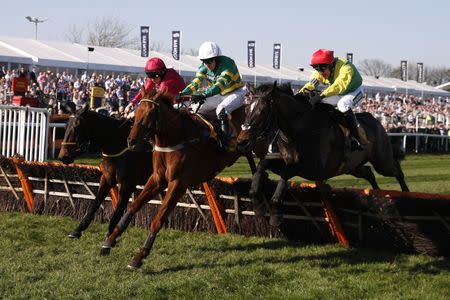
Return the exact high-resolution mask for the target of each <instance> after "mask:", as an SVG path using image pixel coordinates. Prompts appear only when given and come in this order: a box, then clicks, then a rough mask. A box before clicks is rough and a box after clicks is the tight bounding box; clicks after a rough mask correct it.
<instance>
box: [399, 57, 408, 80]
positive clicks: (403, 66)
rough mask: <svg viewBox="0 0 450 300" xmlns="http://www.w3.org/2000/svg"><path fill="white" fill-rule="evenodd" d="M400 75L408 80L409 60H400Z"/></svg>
mask: <svg viewBox="0 0 450 300" xmlns="http://www.w3.org/2000/svg"><path fill="white" fill-rule="evenodd" d="M400 76H401V79H402V80H403V81H408V62H407V61H406V60H402V61H401V62H400Z"/></svg>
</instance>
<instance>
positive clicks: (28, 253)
mask: <svg viewBox="0 0 450 300" xmlns="http://www.w3.org/2000/svg"><path fill="white" fill-rule="evenodd" d="M0 218H1V219H2V222H1V223H0V232H1V233H2V234H1V239H0V249H2V255H1V259H0V295H1V297H2V298H3V299H11V298H12V299H44V298H50V299H130V298H132V299H176V298H182V299H255V298H265V299H357V298H358V299H399V298H401V299H448V295H450V284H449V282H450V262H449V261H448V259H444V258H431V257H427V256H421V255H403V254H402V255H395V254H392V253H389V252H380V251H372V250H367V249H359V250H357V249H353V250H346V249H343V248H340V247H339V246H337V245H326V246H315V245H302V244H294V243H289V242H286V241H283V240H278V239H263V238H245V237H242V236H237V235H224V236H218V235H211V234H207V233H183V232H179V231H174V230H163V231H161V232H160V235H159V236H158V238H157V240H156V242H155V245H154V249H153V252H152V253H151V254H150V256H149V257H148V258H147V260H145V261H144V265H143V266H142V268H141V269H139V270H134V271H132V270H129V269H127V268H126V265H127V263H128V262H129V261H130V259H131V257H132V255H133V254H134V253H135V252H136V251H137V249H138V247H139V246H140V245H141V244H142V242H143V241H144V239H145V236H146V232H145V231H144V230H141V229H139V228H130V229H129V230H128V231H127V232H125V234H124V236H123V237H122V239H121V241H120V243H119V244H118V246H117V247H116V248H114V249H113V251H112V253H111V255H110V256H109V257H102V256H100V255H99V250H100V245H101V240H102V237H103V236H104V232H105V231H106V225H99V224H93V226H92V227H91V228H90V230H89V231H87V232H86V233H85V234H84V235H83V237H82V238H81V239H79V240H70V239H68V238H67V237H66V234H67V232H68V231H69V230H70V229H71V228H72V227H73V226H74V225H75V221H73V220H71V219H70V218H67V217H65V218H64V217H49V216H35V215H30V214H20V213H0Z"/></svg>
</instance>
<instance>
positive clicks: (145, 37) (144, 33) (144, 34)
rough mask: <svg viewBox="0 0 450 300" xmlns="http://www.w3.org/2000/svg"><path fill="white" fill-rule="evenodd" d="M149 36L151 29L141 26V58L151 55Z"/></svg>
mask: <svg viewBox="0 0 450 300" xmlns="http://www.w3.org/2000/svg"><path fill="white" fill-rule="evenodd" d="M149 35H150V27H148V26H141V56H142V57H148V53H149V48H148V46H149V39H150V38H149Z"/></svg>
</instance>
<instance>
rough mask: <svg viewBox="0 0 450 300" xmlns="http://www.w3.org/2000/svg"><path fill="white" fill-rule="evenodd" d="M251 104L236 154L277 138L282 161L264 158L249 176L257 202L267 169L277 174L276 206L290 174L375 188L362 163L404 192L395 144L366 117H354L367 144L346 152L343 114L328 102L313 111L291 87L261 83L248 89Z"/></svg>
mask: <svg viewBox="0 0 450 300" xmlns="http://www.w3.org/2000/svg"><path fill="white" fill-rule="evenodd" d="M249 99H250V100H249V102H250V105H249V106H248V107H249V109H248V111H247V116H246V120H245V124H244V125H243V130H242V131H241V133H240V134H239V137H238V148H239V149H240V151H248V150H250V149H252V147H253V145H254V142H255V140H256V139H258V138H262V137H263V138H266V139H268V138H270V137H272V136H273V135H274V134H275V133H277V134H279V137H278V142H277V143H278V147H279V150H280V156H281V158H273V159H264V160H262V161H261V162H260V163H259V165H258V168H257V171H256V173H255V174H254V176H253V181H252V187H251V191H250V193H251V194H252V195H253V198H254V200H255V201H256V202H258V201H259V199H260V196H261V192H262V187H261V182H262V180H264V179H265V178H267V173H266V172H265V170H267V169H269V170H271V171H273V172H274V173H277V174H279V175H280V177H281V178H280V180H279V182H278V185H277V188H276V190H275V193H274V195H273V196H272V199H271V202H272V203H280V201H281V199H282V198H283V196H284V193H285V191H286V181H287V180H288V179H290V178H292V177H294V176H301V177H303V178H306V179H309V180H313V181H316V182H317V183H322V182H324V181H325V180H327V179H329V178H331V177H334V176H337V175H341V174H351V175H353V176H355V177H359V178H364V179H366V180H367V181H369V182H370V184H371V185H372V188H374V189H379V186H378V184H377V182H376V180H375V176H374V174H373V172H372V170H371V168H370V167H369V166H365V165H364V164H365V163H366V162H370V163H371V164H372V165H373V167H374V168H375V170H376V171H377V172H378V173H380V174H382V175H384V176H392V177H395V178H396V179H397V180H398V182H399V184H400V186H401V189H402V191H408V186H407V185H406V183H405V180H404V175H403V171H402V169H401V167H400V159H401V158H403V152H402V151H401V149H400V147H399V145H396V146H395V147H393V145H392V144H391V141H390V139H389V136H388V135H387V133H386V131H385V130H384V128H383V126H382V125H381V124H380V122H378V120H376V119H375V118H374V117H373V116H372V115H371V114H369V113H361V114H357V118H358V120H359V122H360V123H361V126H362V127H363V128H364V130H365V132H366V135H367V139H368V142H369V143H368V144H367V145H366V146H365V149H364V150H363V151H356V152H351V151H350V139H349V137H348V136H347V135H348V133H347V134H346V129H345V127H344V126H342V124H341V125H340V123H344V124H345V120H344V118H343V117H342V114H341V113H340V112H338V111H337V110H335V109H334V108H333V107H331V106H330V105H328V104H318V105H316V106H315V107H312V106H311V104H310V103H309V101H308V98H307V96H304V95H301V94H297V95H295V96H294V94H293V93H292V90H291V89H290V87H288V88H280V87H277V85H276V83H275V84H266V85H262V86H260V87H258V88H257V89H251V88H250V96H249Z"/></svg>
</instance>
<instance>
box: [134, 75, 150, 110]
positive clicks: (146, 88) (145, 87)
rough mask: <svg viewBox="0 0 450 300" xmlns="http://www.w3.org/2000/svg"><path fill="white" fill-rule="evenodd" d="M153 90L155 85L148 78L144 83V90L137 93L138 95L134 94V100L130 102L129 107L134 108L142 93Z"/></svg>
mask: <svg viewBox="0 0 450 300" xmlns="http://www.w3.org/2000/svg"><path fill="white" fill-rule="evenodd" d="M154 88H155V84H154V83H153V81H152V80H151V79H150V78H148V79H147V81H146V82H145V86H144V88H143V89H144V90H143V89H142V88H141V90H140V91H139V93H137V94H136V96H134V98H133V99H132V100H131V101H130V105H132V106H134V105H136V104H138V103H139V101H141V99H142V96H143V93H144V92H149V91H151V90H152V89H154Z"/></svg>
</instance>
